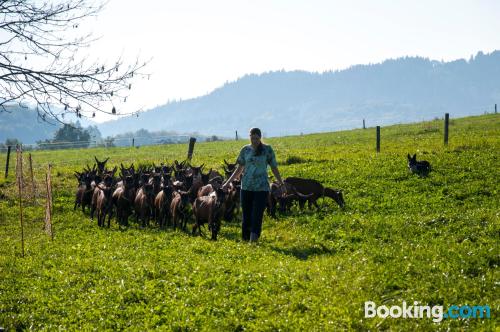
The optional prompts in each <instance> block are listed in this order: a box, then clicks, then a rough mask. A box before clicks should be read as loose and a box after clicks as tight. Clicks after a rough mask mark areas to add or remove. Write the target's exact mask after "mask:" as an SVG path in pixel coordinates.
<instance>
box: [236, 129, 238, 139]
mask: <svg viewBox="0 0 500 332" xmlns="http://www.w3.org/2000/svg"><path fill="white" fill-rule="evenodd" d="M236 140H238V131H237V130H236Z"/></svg>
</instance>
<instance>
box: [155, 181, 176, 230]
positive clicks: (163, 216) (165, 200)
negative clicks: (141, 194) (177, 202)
mask: <svg viewBox="0 0 500 332" xmlns="http://www.w3.org/2000/svg"><path fill="white" fill-rule="evenodd" d="M172 192H173V190H172V187H171V186H169V185H165V186H163V188H162V190H161V191H160V192H159V193H158V194H157V195H156V197H155V216H156V222H157V223H158V225H159V226H160V228H163V227H165V226H166V224H167V219H169V217H170V204H171V202H172Z"/></svg>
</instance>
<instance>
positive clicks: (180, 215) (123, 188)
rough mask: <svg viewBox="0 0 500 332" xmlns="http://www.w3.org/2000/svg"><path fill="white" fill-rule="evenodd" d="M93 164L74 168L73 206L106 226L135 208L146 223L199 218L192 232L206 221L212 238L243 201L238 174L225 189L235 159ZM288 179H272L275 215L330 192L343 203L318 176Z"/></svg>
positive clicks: (179, 223)
mask: <svg viewBox="0 0 500 332" xmlns="http://www.w3.org/2000/svg"><path fill="white" fill-rule="evenodd" d="M94 158H95V161H96V163H95V164H94V165H93V167H92V168H90V166H88V165H87V166H86V167H85V168H84V169H83V171H82V172H75V176H76V178H77V179H78V190H77V192H76V199H75V205H74V209H75V210H76V208H77V207H81V209H82V211H83V212H84V213H85V208H86V207H89V208H90V218H91V219H94V215H95V214H97V223H98V225H99V226H101V227H104V225H105V222H106V218H107V226H108V227H109V226H110V223H111V218H112V217H113V215H114V213H116V220H117V223H118V225H119V226H128V220H129V217H130V216H131V215H132V214H134V215H135V218H136V222H137V223H140V226H141V227H146V226H148V225H149V221H150V220H151V219H152V220H154V221H155V222H156V224H157V225H158V226H159V227H161V228H165V227H167V226H171V227H173V228H177V227H179V228H181V229H183V230H186V228H187V222H188V220H189V219H192V220H194V225H193V228H192V233H193V235H194V234H196V232H197V231H198V233H199V234H200V235H201V234H202V232H201V226H203V225H204V224H208V229H209V231H210V232H211V238H212V239H213V240H216V239H217V234H218V232H219V230H220V227H221V219H224V220H226V221H232V220H233V219H234V218H235V216H236V213H237V212H238V210H239V205H240V188H241V185H240V180H239V179H238V180H234V181H233V182H232V183H230V184H229V186H228V188H227V189H226V190H223V189H222V184H223V182H224V179H227V178H229V177H230V176H231V174H232V173H233V172H234V170H235V168H236V164H230V163H228V162H227V161H226V160H224V173H225V174H224V175H222V174H220V173H219V172H217V171H216V170H213V169H210V170H209V171H208V173H204V172H203V168H204V165H201V166H198V167H196V166H192V165H190V164H189V163H188V162H186V161H183V162H181V163H179V162H178V161H177V160H176V161H174V162H173V164H171V165H165V164H162V165H161V166H155V165H153V166H141V167H138V168H136V167H135V166H134V165H133V164H132V165H130V166H129V167H125V166H123V164H121V165H120V172H119V174H117V171H118V167H114V168H113V169H111V170H110V169H108V168H107V167H106V164H107V161H108V160H109V158H108V159H106V160H104V161H99V160H98V159H97V158H96V157H94ZM284 183H285V185H283V186H279V185H278V184H277V183H271V184H270V191H269V199H268V207H267V210H268V213H269V214H270V215H271V216H272V217H276V208H277V207H278V208H279V210H280V211H281V212H285V211H287V210H289V209H290V208H291V206H292V205H293V204H294V202H298V204H299V207H300V209H303V207H304V205H305V203H306V202H307V203H308V206H309V208H311V207H312V206H313V205H314V206H315V207H316V208H318V204H317V200H318V199H319V198H321V197H329V198H332V199H333V200H335V202H337V204H339V206H341V207H343V206H344V199H343V196H342V191H340V190H336V189H332V188H325V187H323V185H322V184H321V183H319V182H318V181H315V180H310V179H302V178H297V177H289V178H286V179H285V180H284Z"/></svg>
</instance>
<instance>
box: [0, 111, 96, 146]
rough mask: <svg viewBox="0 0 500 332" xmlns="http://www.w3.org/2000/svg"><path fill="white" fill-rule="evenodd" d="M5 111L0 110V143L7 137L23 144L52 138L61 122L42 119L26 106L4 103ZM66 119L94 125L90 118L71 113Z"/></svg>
mask: <svg viewBox="0 0 500 332" xmlns="http://www.w3.org/2000/svg"><path fill="white" fill-rule="evenodd" d="M5 108H6V111H5V110H3V111H0V143H3V142H5V140H6V139H7V138H16V139H18V140H19V141H20V142H22V143H24V144H33V143H35V142H36V141H40V140H45V139H52V138H53V137H54V133H55V132H56V131H57V130H58V129H59V128H60V127H61V124H59V123H55V124H54V121H51V123H48V122H45V121H42V120H41V119H40V118H39V117H38V115H37V113H36V111H35V110H33V109H31V108H28V107H20V106H18V105H17V104H16V105H6V107H5ZM65 120H66V121H68V122H74V123H76V121H79V122H80V124H81V125H82V126H84V127H88V126H89V125H95V123H93V122H92V121H90V120H87V119H84V118H82V119H78V118H77V117H76V116H74V115H72V114H68V115H67V116H66V119H65Z"/></svg>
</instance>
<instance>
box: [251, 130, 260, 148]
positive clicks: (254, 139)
mask: <svg viewBox="0 0 500 332" xmlns="http://www.w3.org/2000/svg"><path fill="white" fill-rule="evenodd" d="M261 139H262V133H261V131H260V129H259V128H252V129H250V142H251V143H252V145H253V146H258V145H259V144H260V143H261Z"/></svg>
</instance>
